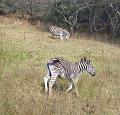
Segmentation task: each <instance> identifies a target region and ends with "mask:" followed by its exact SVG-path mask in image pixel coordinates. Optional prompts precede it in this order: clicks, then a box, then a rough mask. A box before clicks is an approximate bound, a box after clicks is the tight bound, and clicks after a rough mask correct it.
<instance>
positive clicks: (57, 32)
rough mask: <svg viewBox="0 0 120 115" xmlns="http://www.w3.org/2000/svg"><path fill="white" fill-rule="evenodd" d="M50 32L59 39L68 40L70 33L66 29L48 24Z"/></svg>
mask: <svg viewBox="0 0 120 115" xmlns="http://www.w3.org/2000/svg"><path fill="white" fill-rule="evenodd" d="M50 32H51V33H52V35H53V36H54V37H60V39H61V40H63V39H66V40H68V39H69V37H70V33H69V32H68V31H67V30H65V29H63V28H60V27H57V26H50Z"/></svg>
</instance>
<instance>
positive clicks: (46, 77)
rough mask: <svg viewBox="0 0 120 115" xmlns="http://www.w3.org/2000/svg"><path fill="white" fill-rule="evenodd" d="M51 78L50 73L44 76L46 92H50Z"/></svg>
mask: <svg viewBox="0 0 120 115" xmlns="http://www.w3.org/2000/svg"><path fill="white" fill-rule="evenodd" d="M49 79H50V76H49V73H48V74H47V75H46V76H45V77H44V84H45V92H48V85H47V84H48V80H49Z"/></svg>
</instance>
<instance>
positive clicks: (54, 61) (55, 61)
mask: <svg viewBox="0 0 120 115" xmlns="http://www.w3.org/2000/svg"><path fill="white" fill-rule="evenodd" d="M59 62H60V61H59V60H58V59H55V60H52V62H48V63H47V68H48V72H49V75H50V77H51V76H52V74H51V71H50V67H49V66H50V65H54V64H56V63H59Z"/></svg>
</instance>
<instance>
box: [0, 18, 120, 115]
mask: <svg viewBox="0 0 120 115" xmlns="http://www.w3.org/2000/svg"><path fill="white" fill-rule="evenodd" d="M8 21H9V22H8ZM0 22H1V23H0V115H89V114H90V115H119V114H120V48H119V47H118V46H116V45H111V44H108V43H103V42H97V41H94V40H92V38H91V39H90V40H88V39H86V38H85V37H82V36H81V37H80V38H74V39H72V40H70V42H66V41H60V40H59V39H51V38H50V34H49V33H46V32H39V31H38V30H36V29H35V27H32V26H30V25H28V24H25V23H24V22H19V21H15V22H14V21H13V20H8V19H3V20H1V21H0ZM57 56H59V57H63V58H64V59H67V60H69V61H71V62H75V61H79V60H80V58H82V57H84V56H86V57H88V58H90V59H91V60H92V62H93V65H94V66H95V68H96V76H95V77H91V76H90V75H88V74H86V73H85V74H83V75H81V77H80V79H79V83H78V85H79V86H78V87H79V95H80V97H79V98H76V96H75V94H74V91H72V92H70V93H66V89H67V87H68V82H67V80H59V79H58V80H57V82H56V85H55V86H54V91H53V93H54V95H53V97H52V98H51V99H50V98H49V97H48V96H47V95H46V94H44V93H43V77H44V76H45V74H46V73H47V71H46V70H47V68H46V62H47V60H48V59H49V58H51V57H57Z"/></svg>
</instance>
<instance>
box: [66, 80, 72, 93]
mask: <svg viewBox="0 0 120 115" xmlns="http://www.w3.org/2000/svg"><path fill="white" fill-rule="evenodd" d="M72 88H73V83H72V82H69V87H68V89H67V92H69V91H70V90H71V89H72Z"/></svg>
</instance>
